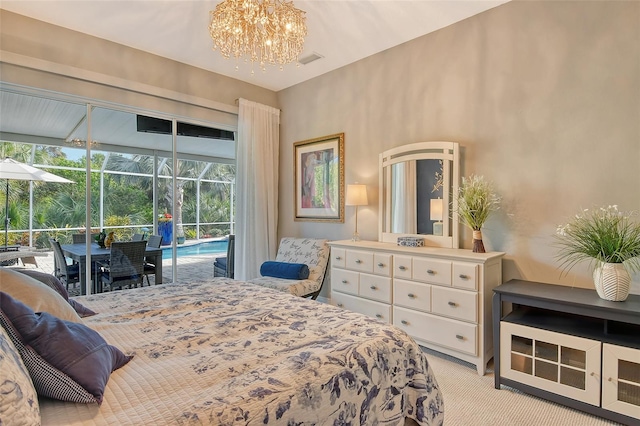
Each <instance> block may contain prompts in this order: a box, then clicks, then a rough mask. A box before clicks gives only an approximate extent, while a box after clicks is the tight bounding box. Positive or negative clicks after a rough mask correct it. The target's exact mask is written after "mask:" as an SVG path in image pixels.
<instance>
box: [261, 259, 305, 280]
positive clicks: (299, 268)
mask: <svg viewBox="0 0 640 426" xmlns="http://www.w3.org/2000/svg"><path fill="white" fill-rule="evenodd" d="M260 275H262V276H263V277H274V278H285V279H288V280H306V279H307V278H309V267H308V266H307V265H305V264H304V263H288V262H275V261H272V260H268V261H266V262H264V263H263V264H262V265H261V266H260Z"/></svg>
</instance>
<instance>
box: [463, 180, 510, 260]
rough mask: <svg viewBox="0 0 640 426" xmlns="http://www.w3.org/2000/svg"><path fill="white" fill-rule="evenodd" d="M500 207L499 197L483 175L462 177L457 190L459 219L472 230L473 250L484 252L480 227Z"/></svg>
mask: <svg viewBox="0 0 640 426" xmlns="http://www.w3.org/2000/svg"><path fill="white" fill-rule="evenodd" d="M499 208H500V197H499V196H498V195H497V194H496V193H495V192H494V191H493V188H492V185H491V183H489V182H487V181H486V180H485V179H484V176H476V175H471V176H469V177H468V178H464V177H463V178H462V184H461V185H460V189H459V192H458V217H459V218H460V219H459V220H460V221H461V222H462V223H464V224H465V225H467V226H468V227H469V228H471V229H472V230H473V231H474V236H473V251H474V252H478V253H484V251H485V250H484V244H483V243H482V234H481V233H480V229H481V228H482V225H484V223H485V222H486V221H487V219H488V218H489V216H490V215H491V213H493V212H494V211H496V210H498V209H499Z"/></svg>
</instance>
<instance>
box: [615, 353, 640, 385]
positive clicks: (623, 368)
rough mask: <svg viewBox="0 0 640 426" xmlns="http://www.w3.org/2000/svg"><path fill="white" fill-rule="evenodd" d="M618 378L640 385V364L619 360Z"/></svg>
mask: <svg viewBox="0 0 640 426" xmlns="http://www.w3.org/2000/svg"><path fill="white" fill-rule="evenodd" d="M618 378H620V379H622V380H627V381H629V382H634V383H638V384H639V385H640V364H639V363H637V362H631V361H625V360H624V359H619V360H618Z"/></svg>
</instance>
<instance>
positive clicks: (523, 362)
mask: <svg viewBox="0 0 640 426" xmlns="http://www.w3.org/2000/svg"><path fill="white" fill-rule="evenodd" d="M511 369H512V370H515V371H520V372H521V373H526V374H533V363H532V362H531V358H529V357H526V356H522V355H518V354H514V353H512V354H511Z"/></svg>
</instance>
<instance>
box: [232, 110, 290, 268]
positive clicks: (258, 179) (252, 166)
mask: <svg viewBox="0 0 640 426" xmlns="http://www.w3.org/2000/svg"><path fill="white" fill-rule="evenodd" d="M279 141H280V110H279V109H276V108H273V107H270V106H266V105H261V104H258V103H256V102H251V101H247V100H245V99H240V111H239V115H238V150H237V155H236V164H237V166H236V237H235V238H236V251H235V275H234V277H235V279H238V280H248V279H252V278H256V277H259V276H260V265H262V262H264V261H265V260H269V259H274V258H275V256H276V251H277V249H278V241H277V238H278V233H277V225H278V155H279Z"/></svg>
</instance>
